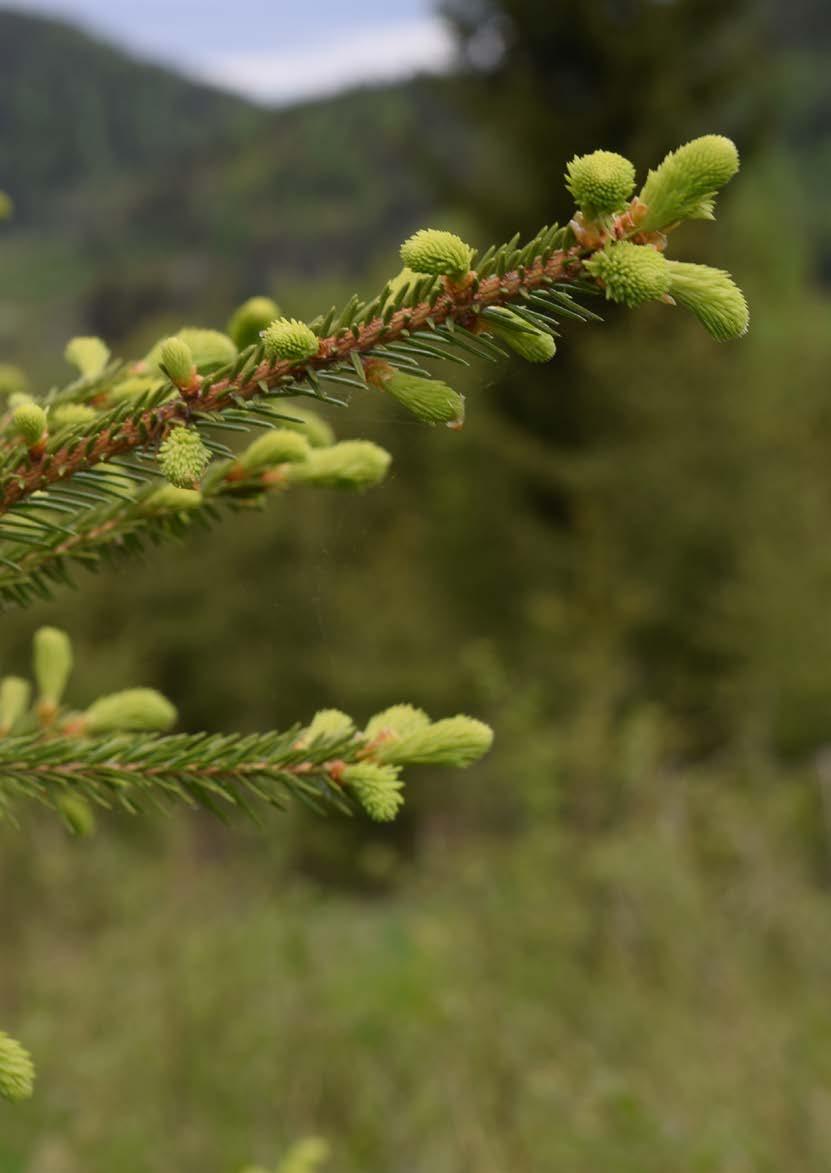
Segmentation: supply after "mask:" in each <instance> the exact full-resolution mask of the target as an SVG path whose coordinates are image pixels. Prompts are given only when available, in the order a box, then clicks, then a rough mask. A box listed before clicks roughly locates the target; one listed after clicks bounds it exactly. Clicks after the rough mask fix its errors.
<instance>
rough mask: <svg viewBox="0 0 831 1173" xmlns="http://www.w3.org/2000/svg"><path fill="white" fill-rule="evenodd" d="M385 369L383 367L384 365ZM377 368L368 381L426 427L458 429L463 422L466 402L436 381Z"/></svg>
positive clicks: (403, 372) (390, 369) (394, 370)
mask: <svg viewBox="0 0 831 1173" xmlns="http://www.w3.org/2000/svg"><path fill="white" fill-rule="evenodd" d="M385 366H386V365H385ZM385 366H382V367H379V368H376V370H375V372H374V373H373V374H372V375H371V376H370V381H371V382H373V383H374V385H375V386H376V387H379V388H380V389H381V390H383V391H387V392H389V394H390V395H392V397H393V398H394V399H397V400H398V402H399V403H400V404H401V405H402V407H406V408H407V410H408V411H410V412H412V414H413V415H414V416H416V418H417V419H420V420H423V421H424V422H425V423H428V424H447V426H448V427H449V428H460V427H461V426H462V425H463V423H464V422H465V399H464V396H463V395H460V394H459V392H458V391H454V390H453V388H452V387H448V385H447V383H443V382H441V380H439V379H422V378H420V377H419V376H417V375H408V374H407V373H406V372H405V371H398V370H396V369H395V368H394V367H391V366H386V369H385Z"/></svg>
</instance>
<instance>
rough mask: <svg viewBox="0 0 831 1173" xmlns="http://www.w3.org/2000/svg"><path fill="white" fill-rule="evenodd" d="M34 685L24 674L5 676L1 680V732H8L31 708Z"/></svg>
mask: <svg viewBox="0 0 831 1173" xmlns="http://www.w3.org/2000/svg"><path fill="white" fill-rule="evenodd" d="M31 695H32V686H31V684H30V683H29V681H28V680H24V679H23V677H22V676H4V677H3V679H2V681H0V733H8V732H9V731H10V730H11V729H13V728H14V727H15V725H16V724H17V722H18V721H19V720H20V718H21V717H22V716H23V714H24V713H25V712H26V711H27V709H28V708H29V700H30V698H31Z"/></svg>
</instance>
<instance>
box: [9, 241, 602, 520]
mask: <svg viewBox="0 0 831 1173" xmlns="http://www.w3.org/2000/svg"><path fill="white" fill-rule="evenodd" d="M580 252H581V250H580V248H579V246H575V247H572V248H570V249H565V250H559V251H557V252H555V253H553V254H552V255H551V256H550V257H549V258H548V260H547V261H545V262H542V261H541V260H540V259H538V260H537V261H536V262H535V263H534V264H533V265H530V266H529V267H528V268H526V269H524V270H523V271H522V273H519V272H511V273H506V274H505V275H504V276H502V277H499V276H493V277H488V278H486V279H485V280H484V281H482V282H481V283H480V284H479V286H478V288H476V285H475V281H472V282H471V283H470V284H469V285H467V286H466V287H453V291H452V292H450V291H449V290H448V287H447V286H446V287H445V292H444V293H443V294H442V295H441V296H440V297H439V298H438V300H437V301H436V302H435V303H434V304H433V305H431V304H430V302H429V301H423V302H420V303H419V304H418V305H416V306H408V307H404V308H403V309H400V310H398V311H397V313H395V314H394V315H393V317H392V318H391V319H390V321H389V322H388V323H386V324H385V323H384V322H383V320H382V319H381V318H380V317H376V318H373V319H372V320H371V321H369V322H367V323H365V324H364V325H363V326H361V327H360V328H359V329H358V333H357V337H356V336H355V335H354V334H353V333H352V332H351V331H343V332H341V333H339V334H336V335H330V336H329V337H327V338H322V339H321V340H320V346H319V349H318V352H317V355H316V356H315V357H314V358H312V359H310V360H308V361H307V362H305V363H292V362H290V361H289V360H284V361H280V362H270V361H265V362H263V363H261V364H260V365H259V366H258V367H257V369H256V370H255V371H254V372H253V374H251V375H249V376H248V377H247V378H246V379H245V380H244V381H240V380H239V379H236V380H235V379H221V380H219V382H216V383H213V384H208V386H207V387H206V388H204V389H201V390H200V391H199V392H198V393H197V394H195V395H191V396H189V397H188V400H187V402H185V401H184V400H176V401H174V402H168V403H163V404H160V405H159V406H158V407H154V408H151V409H150V410H148V411H145V412H143V413H142V414H141V415H140V416H139V417H137V418H136V419H133V420H124V421H122V422H121V423H119V424H116V425H114V426H113V427H110V428H105V429H104V430H103V431H102V432H100V433H99V434H98V436H97V437H96V438H95V440H94V442H93V443H92V444H90V443H89V442H84V443H81V444H76V445H75V446H74V447H72V448H63V449H60V450H59V451H58V452H55V453H53V454H52V455H51V456H49V457H46V458H45V459H44V460H43V461H40V462H38V463H37V464H32V463H30V462H28V461H26V462H23V463H21V464H20V465H19V466H18V467H17V468H16V469H15V470H14V472H13V473H11V474H10V475H9V476H8V477H7V479H6V482H5V484H4V486H3V488H2V491H0V515H2V514H3V513H6V512H8V510H9V509H11V508H12V506H14V505H16V504H17V503H18V502H20V501H22V500H24V499H25V498H27V497H29V496H31V494H32V493H34V492H36V491H37V490H39V489H45V488H48V486H49V485H51V484H56V483H57V482H59V481H63V480H67V479H69V478H70V477H72V476H73V475H74V474H75V473H76V472H80V471H82V470H83V469H88V468H91V467H93V465H96V464H99V463H101V462H102V461H108V460H111V459H112V458H113V457H114V456H120V455H123V454H124V453H126V452H131V451H133V450H134V449H136V448H142V447H147V446H152V445H154V444H157V443H159V442H160V441H161V440H162V439H163V438H164V436H165V434H166V432H167V430H168V429H169V427H170V424H171V423H172V422H174V421H178V420H183V419H186V418H187V416H188V415H189V414H190V412H193V411H202V412H220V411H223V410H225V409H227V408H228V407H230V406H232V405H233V404H234V403H235V402H237V401H239V400H241V399H242V400H250V399H255V398H257V397H258V396H259V395H261V394H262V384H265V385H266V386H267V387H269V388H272V387H275V386H279V384H280V383H281V382H283V381H284V380H286V379H290V378H297V379H298V380H299V379H302V377H303V374H304V370H305V368H307V367H311V368H312V369H314V370H319V371H323V370H327V369H329V368H331V367H336V366H339V365H340V364H342V363H343V362H345V361H346V360H347V359H348V358H349V355H350V354H351V353H352V352H357V353H359V354H364V353H366V352H367V351H371V350H373V349H374V348H375V347H376V346H379V345H383V344H384V343H388V342H394V341H396V339H400V338H402V337H404V336H405V335H407V334H412V333H416V332H418V331H424V330H428V329H429V328H430V324H432V325H436V326H440V325H443V324H445V323H446V322H454V323H457V324H459V325H462V326H472V325H473V323H474V321H475V319H476V317H477V316H478V314H479V312H480V311H481V310H482V309H485V308H487V307H488V306H494V305H504V304H507V303H510V302H511V301H514V300H515V299H516V298H517V297H519V296H521V293H522V291H523V290H525V291H528V292H532V291H533V290H535V289H539V288H541V287H544V286H545V285H547V284H550V282H552V281H563V280H573V279H574V278H576V277H577V276H578V275H579V272H580V268H581V266H580Z"/></svg>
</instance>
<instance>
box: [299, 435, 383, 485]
mask: <svg viewBox="0 0 831 1173" xmlns="http://www.w3.org/2000/svg"><path fill="white" fill-rule="evenodd" d="M391 460H392V457H391V456H390V454H389V452H385V451H384V449H383V448H379V447H378V445H377V444H373V443H372V442H371V441H370V440H342V441H341V442H340V444H333V445H332V447H331V448H312V450H311V451H310V452H309V456H308V459H307V460H304V461H303V462H302V463H300V464H289V465H287V466H286V470H285V473H286V479H287V480H288V481H289V482H290V483H291V484H293V485H318V486H321V487H324V488H332V489H368V488H371V487H372V486H373V485H377V484H379V483H380V482H381V481H382V480H383V479H384V477H385V476H386V475H387V469H388V468H389V466H390V461H391Z"/></svg>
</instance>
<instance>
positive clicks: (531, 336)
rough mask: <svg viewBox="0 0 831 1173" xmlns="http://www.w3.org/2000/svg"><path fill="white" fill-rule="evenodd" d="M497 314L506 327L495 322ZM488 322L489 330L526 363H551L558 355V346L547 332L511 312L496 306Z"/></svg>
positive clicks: (489, 315)
mask: <svg viewBox="0 0 831 1173" xmlns="http://www.w3.org/2000/svg"><path fill="white" fill-rule="evenodd" d="M497 313H498V314H499V316H500V317H501V318H503V319H504V321H505V323H506V324H505V325H502V324H501V323H499V322H498V321H496V320H495V318H494V316H493V315H494V314H497ZM486 321H487V328H488V330H489V331H490V332H491V333H492V334H495V335H496V336H497V338H500V339H501V340H502V341H503V342H504V343H505V345H506V346H509V347H510V348H511V350H513V351H514V353H515V354H518V355H519V356H520V357H521V358H524V359H525V361H526V362H549V361H550V360H551V359H552V358H553V357H554V355H555V354H556V353H557V344H556V342H555V341H554V339H553V338H552V336H551V335H550V334H549V333H548V331H547V330H539V329H537V328H536V327H535V326H532V325H531V323H530V322H526V321H525V319H524V318H520V317H519V315H518V314H513V313H511V311H510V310H507V309H504V308H503V307H501V306H494V307H493V309H492V311H491V313H490V314H488V317H487V319H486Z"/></svg>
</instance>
